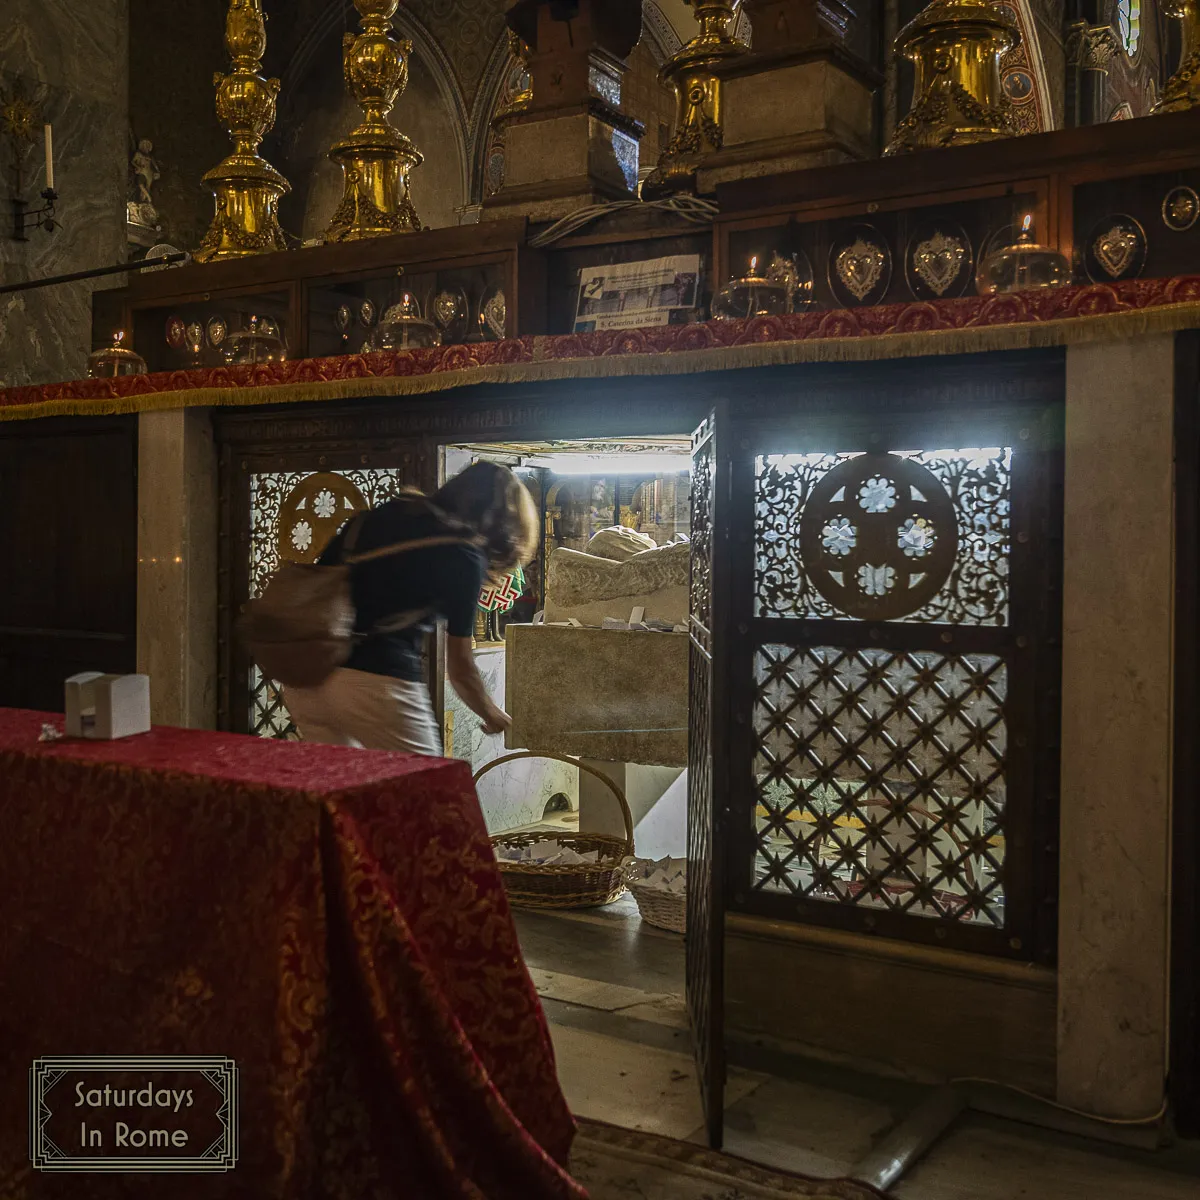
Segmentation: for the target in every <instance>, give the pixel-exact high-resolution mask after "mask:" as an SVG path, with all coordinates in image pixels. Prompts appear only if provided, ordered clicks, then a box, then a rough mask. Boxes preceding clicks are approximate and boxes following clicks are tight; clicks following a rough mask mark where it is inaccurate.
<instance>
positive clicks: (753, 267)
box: [750, 254, 758, 275]
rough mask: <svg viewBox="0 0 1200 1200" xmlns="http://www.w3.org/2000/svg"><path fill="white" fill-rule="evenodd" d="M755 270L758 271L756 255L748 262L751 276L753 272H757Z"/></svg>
mask: <svg viewBox="0 0 1200 1200" xmlns="http://www.w3.org/2000/svg"><path fill="white" fill-rule="evenodd" d="M757 270H758V255H757V254H756V255H755V256H754V257H753V258H752V259H751V260H750V274H751V275H753V274H754V272H755V271H757Z"/></svg>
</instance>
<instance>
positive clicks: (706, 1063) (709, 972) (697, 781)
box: [686, 412, 728, 1149]
mask: <svg viewBox="0 0 1200 1200" xmlns="http://www.w3.org/2000/svg"><path fill="white" fill-rule="evenodd" d="M719 422H720V417H719V415H718V413H716V412H714V413H713V415H712V416H711V417H710V418H709V419H708V420H707V421H705V423H704V424H703V425H702V426H701V427H700V428H699V429H698V430H697V431H696V433H695V435H694V438H693V444H692V566H691V604H690V612H691V615H690V619H689V623H688V624H689V633H690V638H691V645H690V647H689V652H690V656H691V658H690V669H689V693H690V695H689V707H688V887H687V891H688V904H687V935H686V945H687V1005H688V1016H689V1020H690V1023H691V1027H692V1037H693V1045H694V1050H695V1055H696V1069H697V1073H698V1076H699V1081H700V1092H701V1099H702V1102H703V1105H704V1118H705V1124H706V1126H707V1128H708V1140H709V1144H710V1145H711V1146H712V1147H713V1148H714V1149H719V1148H720V1146H721V1141H722V1137H723V1111H724V1093H725V1028H724V1019H725V996H724V987H725V969H724V968H725V897H724V877H725V872H724V869H723V855H724V837H723V829H724V824H725V815H726V813H727V793H726V789H725V786H724V781H725V753H724V747H725V741H724V729H725V727H726V722H725V720H724V712H723V709H724V697H725V696H726V695H727V689H726V688H725V687H724V686H723V679H724V674H725V671H724V664H723V662H722V658H721V655H722V652H723V637H722V621H723V617H724V611H725V605H726V596H727V589H726V587H725V586H724V585H725V575H726V565H725V562H724V559H725V555H724V554H723V553H722V550H723V546H724V541H725V540H726V539H725V538H724V537H723V535H722V533H721V530H722V525H721V522H722V521H723V520H724V518H725V513H724V511H723V506H722V504H721V500H720V485H722V484H723V483H724V484H725V486H726V488H727V486H728V484H727V476H726V471H725V470H723V469H722V467H721V463H720V461H719V459H718V456H717V445H718V442H717V430H718V425H719Z"/></svg>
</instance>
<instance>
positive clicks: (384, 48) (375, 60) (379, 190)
mask: <svg viewBox="0 0 1200 1200" xmlns="http://www.w3.org/2000/svg"><path fill="white" fill-rule="evenodd" d="M354 7H355V8H357V9H358V12H359V16H360V17H362V31H361V32H360V33H359V34H358V35H357V36H356V35H354V34H351V33H348V34H347V35H346V39H345V49H344V52H343V66H344V69H345V73H346V86H347V88H348V89H349V91H350V94H351V95H352V96H353V97H354V99H355V100H356V101H358V104H359V107H360V108H362V110H363V120H362V123H361V124H360V125H359V126H358V128H356V129H355V130H354V132H353V133H351V134H350V136H349V137H347V138H346V139H345V141H342V142H338V144H337V145H336V146H334V147H333V149H332V150H330V152H329V157H330V158H332V159H333V160H334V162H336V163H339V164H340V165H341V168H342V173H343V176H344V182H345V188H344V191H343V193H342V202H341V204H339V205H338V207H337V211H336V212H335V213H334V214H333V218H332V220H331V221H330V224H329V229H328V230H327V231H326V233H325V237H326V240H327V241H331V242H349V241H354V240H356V239H358V238H368V237H382V236H384V235H386V234H389V233H404V232H413V233H415V232H417V231H419V230H420V228H421V219H420V217H418V216H417V210H416V209H415V208H414V207H413V202H412V198H411V197H410V195H409V180H408V177H409V173H410V172H411V171H412V169H413V168H414V167H418V166H420V165H421V163H422V162H423V161H424V155H423V154H422V153H421V152H420V150H418V149H417V148H416V146H414V145H413V143H412V140H411V139H410V138H408V137H406V136H405V135H404V134H403V133H401V132H400V131H399V130H398V129H396V128H395V126H393V125H392V124H391V122H389V121H388V114H389V113H390V112H391V111H392V109H393V107H394V106H395V104H396V101H397V100H398V99H399V98H400V96H401V94H402V93H403V91H404V89H405V88H406V87H407V86H408V59H409V56H410V55H411V54H412V43H411V42H407V41H400V40H398V39H397V38H395V37H393V36H392V18H393V17H394V16H395V15H396V10H397V9H398V8H399V7H400V0H354Z"/></svg>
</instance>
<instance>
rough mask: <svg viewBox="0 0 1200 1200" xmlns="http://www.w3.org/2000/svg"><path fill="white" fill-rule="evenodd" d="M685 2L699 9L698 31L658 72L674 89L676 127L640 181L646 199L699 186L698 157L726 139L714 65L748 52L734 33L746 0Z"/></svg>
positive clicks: (719, 82)
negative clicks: (651, 167) (697, 174)
mask: <svg viewBox="0 0 1200 1200" xmlns="http://www.w3.org/2000/svg"><path fill="white" fill-rule="evenodd" d="M685 2H686V3H688V4H690V5H691V6H692V8H693V9H694V10H695V11H694V13H693V15H694V16H695V18H696V21H697V23H698V24H699V25H700V32H699V33H698V34H697V35H696V36H695V37H694V38H692V40H691V41H690V42H688V44H687V45H686V46H684V47H683V49H681V50H680V51H679V52H678V53H677V54H676V55H675V56H674V57H673V58H672V59H670V61H668V62H667V63H665V64H664V65H663V68H662V70H661V71H660V72H659V78H660V79H661V80H662V81H663V82H664V83H669V84H670V85H671V87H672V88H674V89H675V128H674V132H673V133H672V135H671V140H670V141H669V142H668V143H667V144H666V146H665V147H664V149H663V151H662V153H661V154H660V155H659V159H658V166H656V167H655V168H654V170H653V172H652V173H651V174H650V175H649V176H648V177H647V179H646V181H645V183H643V184H642V196H643V197H644V198H645V199H647V200H656V199H661V198H663V197H665V196H671V195H674V194H676V193H677V192H689V191H693V190H694V189H695V185H696V166H697V163H698V161H699V159H700V158H701V156H702V155H704V154H707V153H710V152H712V151H716V150H720V149H721V147H722V145H724V142H725V129H724V124H723V113H722V106H723V91H724V83H723V81H722V79H721V76H720V75H719V74H717V73H716V68H717V67H719V66H720V65H721V64H722V63H725V62H727V61H728V60H729V59H731V58H736V57H737V56H738V55H740V54H744V53H745V52H746V47H745V46H744V45H742V43H741V42H739V41H737V40H735V38H734V36H733V25H734V22H735V21H736V20H737V18H738V15H739V14H740V12H741V8H742V0H685Z"/></svg>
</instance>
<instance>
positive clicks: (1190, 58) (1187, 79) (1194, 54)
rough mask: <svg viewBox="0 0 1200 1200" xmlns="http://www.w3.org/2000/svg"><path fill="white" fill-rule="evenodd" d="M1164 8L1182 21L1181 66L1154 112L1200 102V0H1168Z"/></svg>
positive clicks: (1175, 109) (1180, 108)
mask: <svg viewBox="0 0 1200 1200" xmlns="http://www.w3.org/2000/svg"><path fill="white" fill-rule="evenodd" d="M1163 11H1164V12H1165V13H1166V14H1167V16H1168V17H1172V18H1174V19H1175V20H1176V21H1178V22H1179V38H1180V52H1179V69H1178V70H1177V71H1176V72H1175V74H1174V75H1172V76H1171V78H1170V79H1168V80H1167V82H1166V84H1165V85H1164V87H1163V91H1162V95H1161V96H1160V97H1159V98H1158V103H1157V104H1155V106H1154V107H1153V108H1152V109H1151V110H1150V111H1151V112H1152V113H1165V112H1183V111H1184V109H1188V108H1195V107H1196V105H1197V103H1200V2H1198V0H1164V3H1163Z"/></svg>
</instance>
